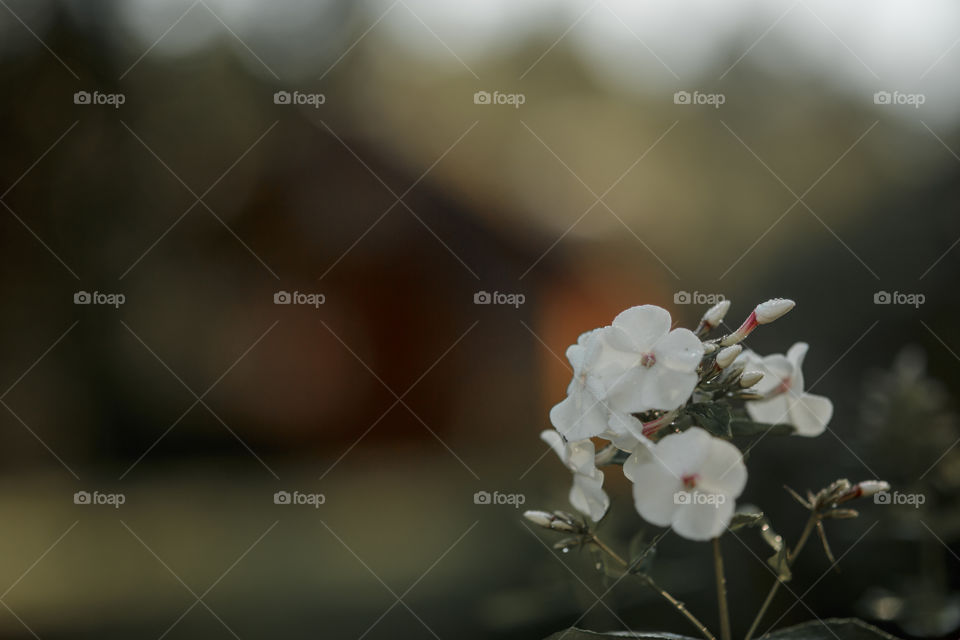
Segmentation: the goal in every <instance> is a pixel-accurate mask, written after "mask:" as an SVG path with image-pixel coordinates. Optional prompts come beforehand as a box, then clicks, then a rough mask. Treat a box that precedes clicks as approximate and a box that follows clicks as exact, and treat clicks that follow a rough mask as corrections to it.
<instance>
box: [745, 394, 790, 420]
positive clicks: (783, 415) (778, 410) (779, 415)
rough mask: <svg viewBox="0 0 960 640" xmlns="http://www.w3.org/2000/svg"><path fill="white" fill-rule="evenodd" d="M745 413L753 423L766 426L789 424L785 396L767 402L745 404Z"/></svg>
mask: <svg viewBox="0 0 960 640" xmlns="http://www.w3.org/2000/svg"><path fill="white" fill-rule="evenodd" d="M747 413H748V414H750V418H751V419H752V420H753V421H754V422H763V423H766V424H788V423H790V408H789V404H788V403H787V395H786V394H781V395H779V396H774V397H772V398H770V399H769V400H754V401H752V402H748V403H747Z"/></svg>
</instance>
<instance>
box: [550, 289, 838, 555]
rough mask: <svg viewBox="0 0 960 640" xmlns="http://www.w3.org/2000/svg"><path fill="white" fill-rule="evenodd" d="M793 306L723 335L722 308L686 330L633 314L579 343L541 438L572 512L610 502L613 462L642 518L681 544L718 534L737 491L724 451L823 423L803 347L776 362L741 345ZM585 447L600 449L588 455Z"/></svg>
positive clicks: (731, 453) (666, 317)
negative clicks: (564, 475)
mask: <svg viewBox="0 0 960 640" xmlns="http://www.w3.org/2000/svg"><path fill="white" fill-rule="evenodd" d="M793 306H794V303H793V301H791V300H784V299H774V300H769V301H767V302H764V303H762V304H760V305H757V307H756V308H755V309H753V311H752V312H751V313H750V314H749V316H748V317H747V319H746V320H745V321H744V322H743V323H742V324H741V325H740V327H739V328H738V329H736V330H734V331H728V332H722V331H721V328H722V326H723V320H724V317H725V316H726V314H727V311H728V310H729V308H730V302H729V301H728V300H724V301H722V302H720V303H718V304H717V305H714V306H713V307H712V308H710V309H709V310H708V311H707V312H706V313H705V314H704V316H703V318H702V319H701V321H700V323H699V324H698V326H697V327H696V329H695V330H694V331H691V330H688V329H683V328H676V329H671V326H672V321H671V318H670V313H669V312H667V311H666V310H665V309H662V308H660V307H657V306H653V305H642V306H637V307H632V308H630V309H627V310H626V311H623V312H622V313H620V314H619V315H618V316H617V317H616V318H614V319H613V322H612V323H611V324H610V325H609V326H606V327H601V328H599V329H594V330H592V331H588V332H586V333H584V334H583V335H581V336H580V338H579V339H578V340H577V343H576V344H574V345H572V346H570V347H569V348H568V349H567V359H568V360H569V361H570V364H571V366H572V367H573V378H572V380H571V381H570V384H569V386H568V387H567V395H566V397H565V398H564V399H563V400H561V401H560V402H559V403H558V404H557V405H556V406H554V407H553V409H552V410H551V411H550V421H551V423H552V424H553V427H554V429H555V430H548V431H545V432H543V434H542V435H541V437H542V438H543V440H544V441H545V442H547V443H548V444H549V445H550V446H551V447H552V448H553V449H554V451H555V452H556V453H557V455H558V456H559V458H560V460H561V461H562V462H563V464H564V465H566V466H567V467H568V469H569V470H570V471H571V472H572V473H573V487H572V488H571V490H570V503H571V504H572V505H573V507H574V508H575V509H576V510H577V511H579V512H581V513H583V514H584V515H586V516H588V517H589V518H590V519H591V520H593V521H598V520H600V519H601V518H602V517H603V516H604V515H605V514H606V512H607V510H608V509H609V506H610V499H609V497H608V496H607V494H606V493H605V491H604V490H603V481H604V473H603V471H601V470H600V468H599V467H600V466H604V465H616V464H621V465H622V466H623V473H624V475H625V476H626V477H627V478H628V479H629V480H630V481H631V482H632V483H633V498H634V506H635V508H636V510H637V512H638V513H639V514H640V516H641V517H642V518H643V519H645V520H646V521H648V522H650V523H651V524H654V525H657V526H664V527H665V526H670V527H672V528H673V530H674V531H676V532H677V533H678V534H679V535H681V536H683V537H685V538H689V539H691V540H708V539H711V538H714V537H716V536H718V535H720V534H721V533H722V532H723V531H724V530H725V529H726V528H727V526H728V525H729V524H730V521H731V519H732V518H733V515H734V512H735V508H736V504H735V502H736V500H737V498H738V497H739V496H740V494H741V493H742V491H743V490H744V487H745V486H746V482H747V469H746V466H745V465H744V462H743V456H742V455H741V453H740V450H739V449H738V448H737V446H736V445H734V444H733V442H732V441H733V440H734V439H735V438H738V437H749V436H753V437H756V436H759V437H763V436H764V435H766V433H777V434H779V433H795V434H797V435H802V436H816V435H819V434H820V433H822V432H823V430H824V429H825V428H826V425H827V423H828V422H829V420H830V417H831V415H832V413H833V405H832V404H831V403H830V401H829V400H828V399H827V398H824V397H821V396H817V395H813V394H810V393H807V392H806V391H805V388H804V379H803V374H802V371H801V366H802V364H803V358H804V356H805V355H806V353H807V349H808V347H807V345H806V344H805V343H797V344H795V345H794V346H793V347H791V348H790V349H789V350H788V351H787V354H786V355H785V356H784V355H779V354H778V355H770V356H760V355H758V354H756V353H754V352H752V351H750V350H749V349H746V348H744V346H743V344H742V342H743V341H744V339H746V338H747V336H749V335H750V334H751V333H752V332H753V331H754V330H755V329H757V328H758V327H760V326H762V325H766V324H769V323H771V322H773V321H774V320H777V319H778V318H780V317H782V316H783V315H785V314H786V313H787V312H789V311H790V309H792V308H793ZM714 333H719V334H720V335H718V336H714V337H711V334H714ZM594 439H599V440H603V441H606V444H605V445H604V446H603V447H602V448H598V444H596V443H595V441H594Z"/></svg>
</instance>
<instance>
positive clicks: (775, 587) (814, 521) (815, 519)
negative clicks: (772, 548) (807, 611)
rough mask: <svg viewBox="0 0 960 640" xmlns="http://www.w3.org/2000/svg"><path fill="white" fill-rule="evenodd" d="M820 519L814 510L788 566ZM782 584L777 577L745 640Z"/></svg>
mask: <svg viewBox="0 0 960 640" xmlns="http://www.w3.org/2000/svg"><path fill="white" fill-rule="evenodd" d="M819 521H820V514H819V513H818V512H816V511H814V512H813V513H811V514H810V518H809V519H808V520H807V524H806V525H804V527H803V532H802V533H801V534H800V538H799V539H798V540H797V544H796V545H795V546H794V547H793V550H792V551H790V552H788V553H787V567H790V566H792V565H793V561H794V560H796V558H797V556H798V555H799V554H800V551H801V550H802V549H803V547H804V545H806V544H807V540H809V539H810V534H811V533H813V530H814V528H815V527H816V526H817V522H819ZM781 584H783V580H781V579H780V578H779V577H777V581H776V582H774V583H773V585H772V586H771V587H770V591H769V593H767V597H766V599H764V601H763V604H762V605H760V611H758V612H757V617H756V618H754V619H753V624H751V625H750V628H749V629H748V630H747V635H746V636H744V638H743V640H750V639H751V638H752V637H753V634H754V633H756V631H757V627H758V626H760V621H761V620H763V616H764V615H766V613H767V609H769V608H770V604H771V603H772V602H773V599H774V597H775V596H776V595H777V591H778V590H779V589H780V585H781Z"/></svg>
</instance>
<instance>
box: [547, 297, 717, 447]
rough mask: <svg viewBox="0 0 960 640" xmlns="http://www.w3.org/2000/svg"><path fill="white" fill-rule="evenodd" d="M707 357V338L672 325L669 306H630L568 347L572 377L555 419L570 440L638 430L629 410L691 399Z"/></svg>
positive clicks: (552, 412)
mask: <svg viewBox="0 0 960 640" xmlns="http://www.w3.org/2000/svg"><path fill="white" fill-rule="evenodd" d="M702 358H703V343H702V342H700V339H699V338H697V337H696V335H694V333H693V332H692V331H689V330H687V329H674V330H673V331H670V314H669V313H668V312H667V311H666V310H664V309H661V308H660V307H655V306H653V305H644V306H639V307H632V308H630V309H627V310H626V311H624V312H623V313H621V314H620V315H618V316H617V317H616V318H614V320H613V324H612V325H611V326H609V327H604V328H602V329H595V330H593V331H589V332H587V333H584V334H583V335H581V336H580V338H579V339H578V340H577V344H575V345H572V346H570V347H569V348H568V349H567V359H568V360H569V361H570V364H571V365H572V366H573V379H572V380H571V381H570V385H569V386H568V387H567V397H566V398H564V399H563V400H562V401H561V402H559V403H558V404H557V405H555V406H554V407H553V409H551V410H550V422H551V424H553V426H554V427H555V428H556V429H557V431H559V432H560V433H561V434H563V436H564V437H565V438H566V439H567V440H571V441H576V440H583V439H585V438H592V437H594V436H602V435H603V434H604V433H605V432H607V431H608V427H609V429H610V430H611V431H612V432H613V434H614V435H616V436H626V435H635V436H636V435H639V434H637V433H634V434H631V432H630V431H629V429H627V428H626V424H627V422H628V421H627V420H626V416H627V415H628V414H630V413H638V412H642V411H648V410H651V409H660V410H664V411H668V410H671V409H676V408H677V407H679V406H680V405H682V404H683V403H684V402H686V401H687V399H688V398H689V397H690V394H691V393H692V392H693V389H694V387H695V386H696V385H697V373H696V371H697V366H698V365H699V364H700V360H701V359H702Z"/></svg>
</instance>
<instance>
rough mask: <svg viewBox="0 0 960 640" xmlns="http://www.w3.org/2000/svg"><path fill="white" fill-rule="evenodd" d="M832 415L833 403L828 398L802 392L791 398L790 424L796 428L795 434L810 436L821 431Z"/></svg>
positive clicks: (816, 434)
mask: <svg viewBox="0 0 960 640" xmlns="http://www.w3.org/2000/svg"><path fill="white" fill-rule="evenodd" d="M831 417H833V403H832V402H830V399H829V398H825V397H823V396H816V395H813V394H812V393H804V394H802V395H800V396H799V397H797V398H791V404H790V424H792V425H793V426H795V427H796V428H797V435H800V436H806V437H808V438H812V437H815V436H818V435H820V434H821V433H823V431H824V429H826V428H827V423H828V422H830V418H831Z"/></svg>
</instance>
